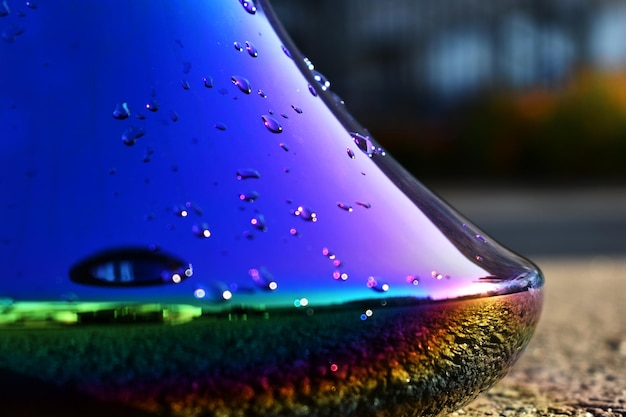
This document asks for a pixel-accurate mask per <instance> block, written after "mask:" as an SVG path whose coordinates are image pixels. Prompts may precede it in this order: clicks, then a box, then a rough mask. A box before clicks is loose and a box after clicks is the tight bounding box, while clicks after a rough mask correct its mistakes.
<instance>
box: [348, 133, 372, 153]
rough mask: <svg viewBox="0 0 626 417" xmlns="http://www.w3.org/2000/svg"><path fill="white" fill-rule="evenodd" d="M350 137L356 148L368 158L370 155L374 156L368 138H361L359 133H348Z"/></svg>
mask: <svg viewBox="0 0 626 417" xmlns="http://www.w3.org/2000/svg"><path fill="white" fill-rule="evenodd" d="M350 135H351V136H352V139H353V140H354V143H355V144H356V146H358V147H359V149H360V150H362V151H363V153H365V154H366V155H367V156H369V157H370V158H371V157H372V155H374V152H375V148H374V145H373V144H372V141H371V140H370V137H369V136H363V135H361V134H360V133H356V132H350Z"/></svg>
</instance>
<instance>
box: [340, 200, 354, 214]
mask: <svg viewBox="0 0 626 417" xmlns="http://www.w3.org/2000/svg"><path fill="white" fill-rule="evenodd" d="M337 207H339V208H340V209H342V210H345V211H348V212H352V206H351V205H349V204H345V203H341V202H338V203H337Z"/></svg>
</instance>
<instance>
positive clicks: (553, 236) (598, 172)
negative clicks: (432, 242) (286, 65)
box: [271, 0, 626, 255]
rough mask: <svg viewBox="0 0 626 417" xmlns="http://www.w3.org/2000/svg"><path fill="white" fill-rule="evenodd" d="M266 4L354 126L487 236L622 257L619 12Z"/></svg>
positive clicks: (488, 4)
mask: <svg viewBox="0 0 626 417" xmlns="http://www.w3.org/2000/svg"><path fill="white" fill-rule="evenodd" d="M271 3H272V5H273V7H274V9H275V12H276V13H277V14H278V16H279V19H280V20H281V22H282V23H283V25H284V26H285V28H286V29H287V31H288V32H289V33H290V35H291V37H292V38H293V39H294V41H295V42H296V44H297V45H298V46H299V48H300V50H301V52H302V53H303V54H305V55H306V56H307V57H308V58H310V59H311V61H312V62H313V63H314V64H315V69H316V70H318V71H320V72H321V73H323V74H324V75H325V76H326V77H327V78H328V80H329V81H330V83H331V85H330V89H331V90H332V91H333V92H334V93H336V94H337V95H339V96H340V97H341V98H342V99H343V100H344V101H345V103H346V105H347V107H348V110H349V111H350V112H351V113H352V114H353V115H354V116H355V117H356V119H357V120H359V121H361V123H363V124H364V125H365V126H366V127H367V128H368V129H369V131H370V132H371V133H372V135H373V136H374V137H375V138H376V139H377V140H378V141H379V142H380V143H381V144H382V145H383V146H384V147H385V148H386V149H387V150H388V151H389V152H390V153H391V154H392V155H393V156H394V157H395V158H396V159H397V160H398V161H399V162H400V163H401V164H402V165H404V166H405V167H406V168H407V169H408V170H409V171H411V172H412V173H413V174H414V175H415V176H416V177H417V178H418V179H420V180H421V181H422V182H423V183H425V184H426V185H427V186H429V187H430V188H431V189H433V190H434V191H435V192H437V193H439V194H440V195H442V196H443V197H444V198H445V199H446V200H448V201H449V202H450V203H452V205H453V206H455V207H457V208H458V209H459V210H460V211H461V212H462V213H464V214H465V215H466V216H467V217H469V218H470V219H471V220H473V221H474V222H475V223H477V224H478V225H479V226H481V227H483V228H484V229H485V230H486V231H487V232H488V233H489V234H490V235H492V236H493V237H494V238H496V239H497V240H500V241H501V242H502V243H504V244H505V245H507V246H509V247H511V248H512V249H514V250H517V251H518V252H520V253H522V254H525V255H572V254H573V255H581V254H587V255H589V254H591V255H598V254H600V255H606V254H626V238H625V237H624V236H626V219H625V218H624V217H625V214H626V191H625V190H626V187H624V186H625V185H626V1H624V0H595V1H589V0H439V1H432V0H431V1H428V0H385V1H380V0H379V1H376V0H272V2H271Z"/></svg>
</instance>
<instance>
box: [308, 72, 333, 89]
mask: <svg viewBox="0 0 626 417" xmlns="http://www.w3.org/2000/svg"><path fill="white" fill-rule="evenodd" d="M312 72H313V78H314V79H315V81H317V82H318V84H319V85H320V87H321V88H322V90H323V91H326V90H328V89H329V88H330V81H329V80H328V78H326V77H325V76H324V75H323V74H322V73H320V72H318V71H312Z"/></svg>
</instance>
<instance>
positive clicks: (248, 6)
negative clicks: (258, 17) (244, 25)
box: [239, 0, 256, 14]
mask: <svg viewBox="0 0 626 417" xmlns="http://www.w3.org/2000/svg"><path fill="white" fill-rule="evenodd" d="M239 3H241V5H242V6H243V8H244V9H245V11H246V12H248V13H250V14H255V13H256V6H255V5H254V2H253V1H252V0H239Z"/></svg>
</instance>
